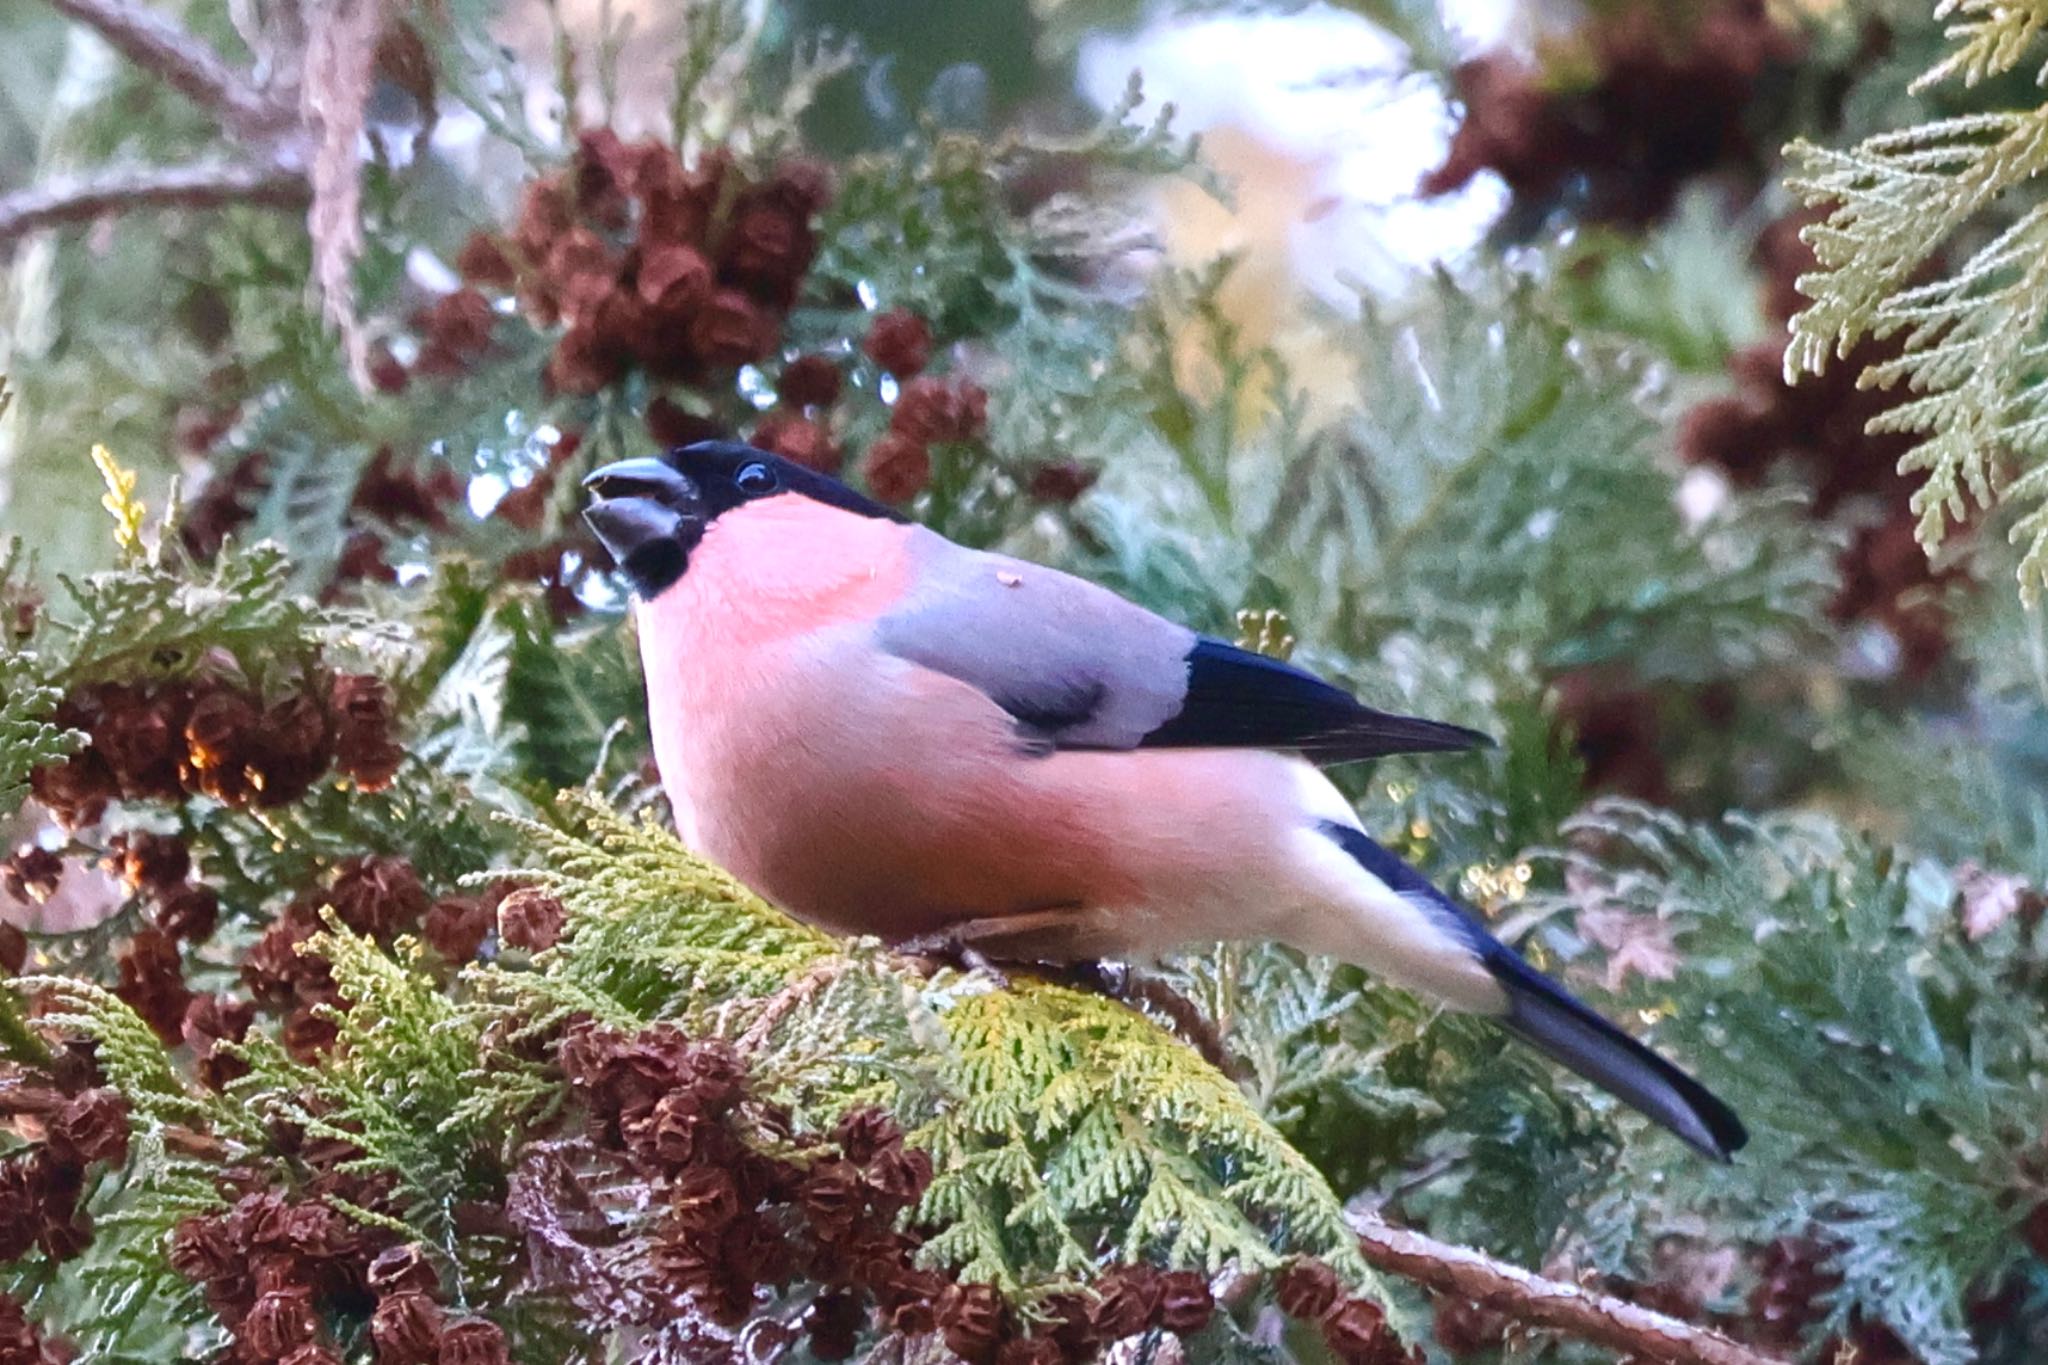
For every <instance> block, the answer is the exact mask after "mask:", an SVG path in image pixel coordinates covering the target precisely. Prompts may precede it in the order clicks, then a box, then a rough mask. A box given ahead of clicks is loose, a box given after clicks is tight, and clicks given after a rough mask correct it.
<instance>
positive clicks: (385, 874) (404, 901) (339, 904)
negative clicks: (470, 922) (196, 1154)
mask: <svg viewBox="0 0 2048 1365" xmlns="http://www.w3.org/2000/svg"><path fill="white" fill-rule="evenodd" d="M436 905H437V902H436V901H435V899H434V897H433V896H432V894H431V893H429V892H428V890H427V888H426V886H425V884H424V883H422V882H421V880H420V877H419V874H418V872H416V871H415V870H414V869H413V866H412V864H411V863H410V862H408V861H407V860H405V859H403V858H396V857H389V856H385V855H381V854H362V855H358V856H356V857H351V858H347V859H344V860H343V861H342V862H341V864H340V865H339V866H338V867H337V868H336V869H335V872H334V875H333V878H332V880H331V881H330V882H329V884H328V886H327V887H326V888H325V889H324V890H316V891H309V892H304V893H301V894H300V895H298V896H296V897H294V898H293V899H292V900H291V902H290V903H288V904H287V905H286V906H285V907H284V909H283V910H282V911H281V912H280V913H279V914H278V916H277V918H276V920H274V921H273V922H272V923H271V925H270V927H269V928H268V929H266V930H264V931H263V934H262V936H261V937H259V938H258V939H257V940H256V942H255V943H254V944H252V945H251V946H250V948H249V950H248V952H247V953H245V954H244V955H243V957H242V966H241V980H242V985H243V987H244V989H246V990H247V991H248V992H249V998H250V999H251V1000H252V1001H253V1002H254V1003H255V1004H256V1005H257V1006H258V1007H260V1008H263V1009H267V1010H271V1011H273V1012H276V1013H279V1014H282V1015H283V1016H284V1021H285V1022H284V1044H285V1047H286V1050H287V1051H289V1052H290V1053H291V1054H292V1055H293V1056H295V1057H298V1058H299V1059H301V1060H311V1059H313V1058H315V1057H317V1056H318V1055H319V1054H320V1053H322V1052H324V1051H326V1050H327V1048H328V1047H330V1046H331V1045H332V1044H333V1042H334V1039H335V1036H336V1033H337V1027H336V1025H335V1022H334V1020H333V1018H332V1013H333V1012H334V1011H338V1010H342V1009H345V1008H347V1002H346V1001H345V1000H344V999H343V998H342V996H341V992H340V988H339V987H337V986H336V985H335V982H334V972H333V968H332V967H331V965H330V964H329V963H328V961H327V959H326V958H324V957H321V956H320V955H319V954H318V953H315V952H310V951H308V949H307V945H308V944H309V943H310V942H311V940H312V939H313V937H314V936H315V935H317V934H319V933H320V932H321V931H322V930H323V929H324V928H325V927H326V926H325V924H324V923H323V921H322V914H321V912H322V911H323V910H328V911H331V912H332V913H333V915H334V917H335V918H336V919H338V920H340V921H341V923H342V925H343V927H344V928H346V929H348V930H350V931H352V932H354V933H358V934H362V935H364V936H366V937H368V938H372V939H375V940H376V941H377V942H379V943H383V944H387V945H388V944H389V943H391V942H392V941H393V940H394V939H396V938H397V937H398V936H399V935H400V934H411V933H417V932H420V931H421V929H422V926H423V925H424V923H425V922H426V921H427V920H428V918H429V917H430V916H432V915H433V914H434V912H435V908H436ZM456 913H462V912H461V911H459V910H458V911H457V912H456ZM479 941H481V939H480V938H479ZM473 951H474V950H473V949H472V952H473ZM244 1027H246V1025H245V1026H244ZM215 1036H217V1037H218V1036H239V1035H215Z"/></svg>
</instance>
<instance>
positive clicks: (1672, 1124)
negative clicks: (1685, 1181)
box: [1485, 941, 1749, 1161]
mask: <svg viewBox="0 0 2048 1365" xmlns="http://www.w3.org/2000/svg"><path fill="white" fill-rule="evenodd" d="M1492 947H1493V948H1494V949H1495V951H1494V952H1493V953H1490V954H1487V955H1486V957H1485V961H1486V968H1487V970H1488V971H1490V972H1492V973H1493V978H1494V980H1496V981H1498V982H1500V984H1501V988H1502V989H1503V990H1505V991H1506V992H1507V993H1508V1012H1507V1015H1506V1017H1505V1018H1503V1019H1502V1020H1501V1022H1502V1023H1503V1024H1505V1025H1506V1026H1507V1028H1508V1030H1509V1032H1511V1033H1513V1034H1515V1036H1517V1037H1519V1038H1522V1039H1524V1040H1526V1041H1528V1042H1530V1043H1533V1044H1534V1045H1535V1046H1536V1047H1537V1049H1538V1050H1539V1051H1541V1052H1542V1053H1543V1054H1544V1055H1545V1056H1547V1057H1549V1058H1550V1059H1551V1060H1552V1061H1555V1062H1557V1063H1559V1064H1560V1065H1562V1066H1566V1067H1569V1068H1570V1069H1571V1070H1573V1071H1576V1072H1578V1073H1579V1075H1581V1076H1584V1077H1585V1078H1586V1079H1587V1080H1589V1081H1591V1082H1592V1083H1593V1084H1595V1085H1597V1086H1599V1087H1600V1088H1601V1089H1602V1090H1605V1091H1607V1092H1608V1093H1609V1094H1611V1095H1613V1096H1615V1097H1616V1098H1617V1099H1621V1100H1625V1101H1626V1102H1628V1103H1629V1104H1632V1105H1634V1106H1635V1107H1636V1108H1637V1109H1640V1110H1641V1111H1642V1112H1643V1113H1645V1114H1647V1115H1649V1116H1650V1117H1651V1118H1653V1119H1655V1120H1657V1122H1659V1123H1661V1124H1663V1125H1664V1126H1665V1127H1666V1128H1669V1129H1670V1130H1671V1131H1672V1132H1674V1133H1676V1134H1678V1136H1679V1137H1681V1138H1683V1139H1684V1140H1685V1142H1686V1144H1687V1145H1688V1146H1690V1147H1692V1148H1693V1149H1695V1150H1696V1151H1699V1152H1702V1153H1704V1154H1705V1155H1707V1156H1710V1157H1713V1158H1714V1159H1715V1160H1716V1161H1726V1160H1728V1158H1729V1157H1730V1156H1731V1155H1732V1154H1733V1153H1734V1152H1735V1150H1736V1149H1737V1148H1739V1147H1741V1146H1742V1144H1743V1143H1745V1142H1747V1141H1749V1133H1748V1131H1747V1130H1746V1129H1744V1128H1743V1126H1742V1120H1741V1119H1739V1118H1737V1117H1736V1116H1735V1111H1734V1110H1733V1109H1730V1108H1729V1107H1728V1106H1727V1105H1726V1104H1723V1103H1722V1102H1721V1100H1720V1099H1719V1098H1718V1097H1716V1096H1715V1095H1714V1093H1713V1092H1712V1091H1710V1090H1708V1089H1707V1088H1706V1087H1705V1086H1703V1085H1701V1084H1700V1083H1699V1082H1698V1081H1696V1080H1694V1079H1693V1078H1692V1077H1690V1076H1688V1075H1686V1074H1685V1073H1684V1072H1683V1071H1680V1070H1679V1069H1678V1068H1677V1067H1676V1066H1673V1065H1672V1064H1671V1063H1670V1062H1668V1061H1666V1060H1664V1058H1662V1057H1659V1056H1658V1055H1657V1054H1656V1053H1654V1052H1652V1051H1650V1049H1649V1048H1647V1047H1645V1046H1644V1045H1643V1044H1641V1043H1639V1042H1637V1041H1636V1040H1635V1039H1634V1038H1631V1037H1629V1035H1628V1034H1626V1033H1623V1032H1622V1031H1621V1030H1620V1029H1619V1028H1616V1027H1615V1026H1614V1025H1613V1024H1610V1023H1608V1022H1607V1020H1605V1019H1603V1018H1601V1017H1600V1016H1599V1015H1597V1014H1595V1013H1594V1012H1593V1011H1592V1010H1591V1009H1589V1008H1587V1007H1586V1006H1585V1005H1583V1004H1581V1003H1580V1002H1579V1001H1577V1000H1576V999H1574V998H1573V997H1572V996H1571V995H1570V993H1568V992H1567V991H1566V990H1565V989H1564V987H1562V986H1560V985H1558V984H1557V983H1556V982H1555V981H1552V980H1551V979H1550V978H1549V977H1547V976H1545V975H1543V974H1542V973H1541V972H1539V971H1537V970H1536V969H1535V968H1534V967H1531V966H1530V965H1529V964H1528V963H1526V962H1524V961H1523V960H1522V959H1521V957H1520V956H1519V955H1517V954H1516V953H1515V951H1514V950H1513V949H1511V948H1509V947H1508V946H1507V945H1506V944H1503V943H1500V942H1498V941H1495V942H1493V943H1492Z"/></svg>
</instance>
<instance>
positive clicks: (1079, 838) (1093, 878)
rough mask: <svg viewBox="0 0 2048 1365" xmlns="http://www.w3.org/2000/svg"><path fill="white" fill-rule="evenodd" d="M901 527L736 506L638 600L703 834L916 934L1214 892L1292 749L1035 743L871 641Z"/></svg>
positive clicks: (842, 926)
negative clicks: (1198, 873) (1060, 748)
mask: <svg viewBox="0 0 2048 1365" xmlns="http://www.w3.org/2000/svg"><path fill="white" fill-rule="evenodd" d="M777 501H785V500H780V499H778V500H777ZM754 510H755V509H751V508H750V509H748V511H749V513H752V512H753V511H754ZM729 522H731V523H732V524H731V525H728V523H729ZM908 531H909V528H907V527H904V526H901V525H897V524H895V523H889V522H881V521H874V520H868V519H862V518H855V517H848V516H846V515H844V514H841V513H835V512H832V511H830V510H829V509H819V511H818V512H816V513H813V512H812V511H810V510H809V508H808V507H795V508H791V509H788V511H787V512H786V513H783V514H781V515H777V516H773V517H769V516H760V517H752V516H750V517H749V518H747V519H744V520H740V519H735V518H733V516H732V514H727V516H726V517H722V518H720V520H719V521H718V522H717V523H714V525H713V528H712V530H711V533H710V534H709V535H708V536H707V537H706V540H705V542H704V544H703V545H701V546H700V547H699V550H698V551H697V552H696V553H695V554H693V556H692V559H691V566H690V569H689V571H688V572H687V573H686V574H685V575H684V577H683V578H682V580H681V581H680V582H679V583H678V584H677V585H676V586H675V587H674V588H671V589H670V590H669V591H668V592H667V593H664V594H663V595H662V596H661V597H660V598H658V599H657V600H656V601H654V602H653V603H649V604H644V605H643V606H642V607H641V616H640V637H641V644H642V651H643V655H644V658H645V662H646V665H647V677H648V694H649V707H650V714H651V716H652V722H653V725H654V730H655V747H656V755H657V758H658V760H659V762H660V765H661V771H662V778H663V783H664V785H665V786H666V787H667V789H668V791H669V793H670V795H671V798H672V800H673V801H674V802H675V804H676V807H677V821H678V825H679V827H680V828H681V830H682V833H683V834H684V837H685V838H686V839H687V840H688V841H689V842H691V844H692V845H693V846H694V847H696V848H697V849H698V850H699V851H701V852H703V853H704V854H705V855H706V856H707V857H710V858H712V859H713V860H715V861H717V862H719V863H720V864H722V865H723V866H725V867H726V868H728V869H729V870H730V871H732V872H733V873H734V874H735V875H736V876H738V877H740V878H741V879H742V880H744V881H746V882H748V883H749V884H750V885H753V886H754V887H756V888H757V889H758V890H760V891H762V892H763V893H764V894H766V895H767V896H769V897H770V898H771V899H773V900H775V901H777V902H778V903H779V904H781V905H782V906H783V907H784V908H786V909H788V910H790V911H791V912H793V913H795V914H798V915H801V916H803V917H805V918H808V919H811V920H813V921H816V922H819V923H822V924H826V925H828V926H830V927H833V928H835V929H838V930H841V931H843V932H858V933H872V934H878V935H881V936H883V937H885V938H902V937H907V936H911V935H917V934H923V933H928V932H931V931H933V930H935V929H938V928H941V927H943V926H945V925H947V924H949V923H952V922H956V921H960V920H965V919H977V918H986V917H990V916H1000V915H1010V914H1017V913H1023V912H1029V911H1033V910H1041V909H1046V908H1050V907H1054V906H1081V907H1089V908H1103V909H1110V908H1115V909H1119V910H1123V909H1128V910H1129V911H1131V912H1133V913H1137V912H1139V911H1141V910H1142V908H1143V907H1146V906H1151V905H1160V904H1164V903H1165V902H1167V901H1171V900H1176V899H1185V898H1188V897H1199V896H1202V895H1204V894H1208V893H1210V892H1212V891H1213V889H1214V888H1210V887H1205V886H1200V885H1183V884H1182V883H1183V882H1186V881H1187V880H1188V879H1189V877H1190V876H1191V873H1190V871H1189V870H1190V869H1201V868H1211V869H1213V868H1214V867H1215V866H1216V865H1217V859H1218V856H1219V854H1221V855H1222V856H1224V857H1225V858H1226V860H1227V857H1228V850H1229V849H1230V848H1232V847H1234V846H1239V845H1243V846H1245V847H1247V848H1248V849H1249V848H1258V847H1260V846H1261V845H1262V844H1264V845H1270V843H1271V841H1272V840H1273V839H1274V838H1275V837H1276V836H1277V834H1278V833H1279V831H1277V830H1276V829H1275V828H1274V822H1275V819H1276V815H1275V812H1277V811H1282V810H1285V809H1288V808H1289V802H1288V801H1287V799H1286V793H1285V791H1284V790H1283V789H1284V786H1285V783H1286V781H1287V778H1286V775H1285V760H1283V759H1281V758H1279V757H1278V756H1277V755H1271V754H1259V753H1246V752H1242V751H1238V752H1223V751H1210V750H1186V751H1143V752H1136V753H1094V752H1079V753H1057V754H1052V755H1050V756H1032V755H1030V754H1027V753H1026V752H1025V750H1024V748H1023V746H1022V745H1020V743H1019V737H1018V734H1017V730H1016V728H1015V725H1014V723H1013V722H1012V720H1011V719H1010V717H1009V716H1007V715H1006V714H1005V713H1004V712H1003V711H1002V710H1001V709H1000V708H999V707H997V706H996V705H995V704H994V703H993V702H991V701H990V700H989V699H988V698H987V697H985V696H983V695H982V694H981V693H980V692H978V691H976V690H975V689H974V688H972V687H970V686H968V685H967V684H965V683H961V682H958V681H955V680H953V679H951V678H948V677H946V676H945V675H943V674H939V673H935V672H932V671H930V670H927V669H923V668H920V667H918V666H916V665H913V664H910V663H907V662H905V661H903V660H900V659H897V658H895V657H893V656H891V655H888V654H885V653H883V652H882V651H881V650H880V649H878V648H877V647H876V645H875V644H874V638H873V637H874V632H873V622H874V620H875V619H876V618H877V617H878V616H880V615H881V614H882V613H884V612H886V611H887V610H889V609H890V607H891V606H892V605H894V604H895V603H897V602H899V601H900V600H901V599H902V596H903V593H904V590H905V588H906V583H907V576H908V574H909V573H910V561H909V558H908V555H907V554H906V547H905V543H904V542H905V538H906V537H907V534H908ZM736 551H743V553H735V552H736ZM848 566H856V567H855V570H854V571H851V572H849V571H848ZM1191 927H1195V928H1196V932H1197V935H1199V932H1200V931H1199V927H1196V926H1191ZM1105 946H1107V945H1105Z"/></svg>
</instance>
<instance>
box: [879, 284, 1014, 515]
mask: <svg viewBox="0 0 2048 1365" xmlns="http://www.w3.org/2000/svg"><path fill="white" fill-rule="evenodd" d="M884 316H885V317H886V316H887V315H884ZM987 429H988V393H987V391H986V390H984V389H983V388H982V387H981V386H980V385H979V384H977V383H975V382H974V381H973V380H971V379H966V378H963V377H960V376H953V377H950V378H946V379H940V378H937V377H935V376H933V375H918V376H917V377H916V378H914V379H910V380H908V381H907V382H906V383H904V385H903V386H902V388H901V389H899V390H898V391H897V394H896V404H895V406H894V407H893V408H892V409H890V412H889V430H888V431H886V432H884V433H883V434H882V436H881V437H880V438H879V439H877V440H876V441H875V443H874V444H873V445H871V446H869V447H868V455H867V461H866V463H865V464H864V465H863V466H862V470H861V473H862V475H863V477H864V478H865V479H866V480H867V485H868V490H869V491H870V492H872V493H873V494H874V495H875V496H876V497H878V498H880V499H881V500H882V501H883V502H887V503H894V504H897V505H901V504H903V503H907V502H909V501H910V500H911V499H913V498H915V497H916V496H917V495H918V494H919V493H922V492H924V490H925V489H926V488H927V487H928V486H930V484H931V480H932V449H931V448H932V447H933V446H934V445H940V444H959V443H964V442H969V441H976V440H979V439H980V438H981V436H982V433H983V432H985V431H986V430H987Z"/></svg>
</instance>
